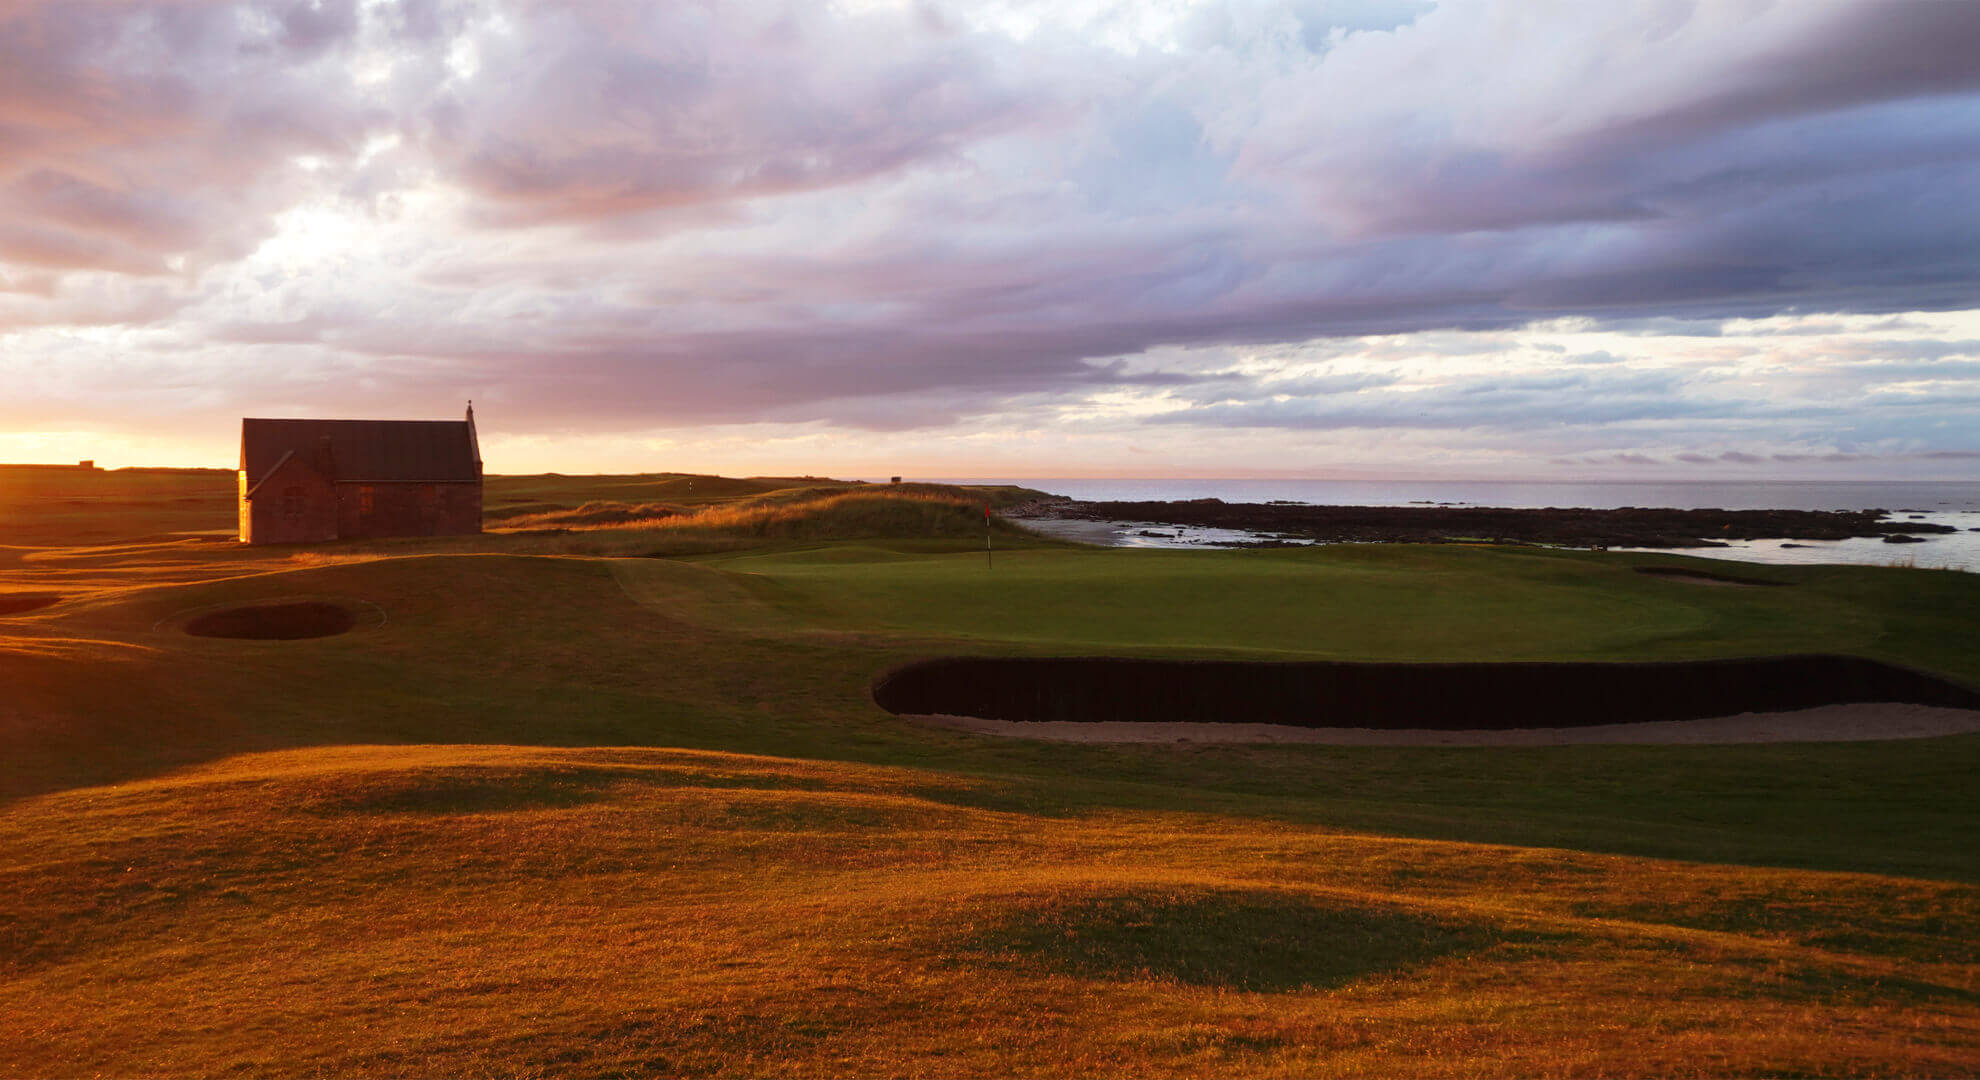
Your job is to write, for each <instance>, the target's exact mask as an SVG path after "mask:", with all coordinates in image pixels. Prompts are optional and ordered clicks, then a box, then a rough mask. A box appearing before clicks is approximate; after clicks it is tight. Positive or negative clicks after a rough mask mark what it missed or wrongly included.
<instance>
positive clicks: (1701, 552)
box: [938, 477, 1980, 572]
mask: <svg viewBox="0 0 1980 1080" xmlns="http://www.w3.org/2000/svg"><path fill="white" fill-rule="evenodd" d="M938 482H940V483H952V484H1015V485H1017V486H1020V487H1027V488H1033V489H1036V490H1039V491H1047V492H1051V493H1052V494H1054V495H1065V496H1068V497H1070V498H1074V499H1080V500H1082V501H1090V502H1143V501H1162V502H1172V501H1178V500H1183V499H1222V500H1224V501H1225V502H1248V503H1262V502H1272V501H1274V500H1280V501H1286V502H1296V503H1308V504H1312V505H1316V506H1495V507H1561V508H1569V507H1583V508H1588V509H1614V508H1617V507H1624V506H1638V507H1656V508H1662V507H1676V508H1679V509H1698V508H1715V509H1720V510H1869V509H1878V510H1884V511H1886V512H1887V513H1888V515H1889V516H1890V518H1891V519H1892V520H1897V521H1917V522H1924V523H1932V524H1939V525H1950V526H1952V527H1954V528H1956V529H1958V530H1959V531H1958V532H1955V533H1944V534H1931V533H1921V534H1919V535H1920V536H1923V537H1925V541H1924V542H1923V543H1918V544H1887V543H1885V542H1883V540H1881V539H1879V538H1877V537H1857V538H1853V539H1849V540H1750V541H1738V542H1734V543H1733V544H1732V545H1731V546H1729V547H1711V548H1681V549H1678V551H1679V552H1680V553H1681V554H1685V555H1695V556H1699V557H1702V558H1708V559H1727V560H1731V561H1736V562H1762V563H1803V564H1806V563H1855V564H1863V565H1870V566H1916V567H1922V568H1928V569H1948V570H1964V571H1967V572H1980V481H1876V480H1850V481H1774V482H1765V483H1741V482H1719V483H1683V484H1679V483H1516V482H1498V481H1459V480H1434V481H1433V480H1425V481H1404V480H1382V481H1376V480H1275V479H1253V480H1149V479H1089V478H1081V479H1071V478H1051V477H1031V478H1011V477H996V478H973V479H949V480H942V481H938ZM1041 524H1043V525H1045V526H1047V527H1048V528H1050V527H1052V526H1054V525H1064V526H1065V530H1066V534H1067V535H1069V536H1074V535H1075V533H1077V535H1076V538H1078V539H1083V540H1088V541H1090V542H1100V543H1107V544H1111V545H1113V546H1117V547H1161V548H1215V547H1227V546H1230V545H1232V544H1234V543H1243V542H1247V541H1252V540H1256V539H1258V537H1257V536H1256V535H1254V534H1251V533H1247V532H1242V531H1239V530H1233V529H1202V528H1194V527H1189V528H1180V527H1177V526H1169V525H1155V524H1152V523H1148V522H1121V523H1118V524H1117V525H1116V526H1115V527H1113V528H1110V529H1102V530H1095V529H1094V528H1093V527H1092V526H1091V525H1090V524H1087V523H1079V522H1067V523H1041ZM1082 526H1083V529H1082Z"/></svg>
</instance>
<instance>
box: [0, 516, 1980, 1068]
mask: <svg viewBox="0 0 1980 1080" xmlns="http://www.w3.org/2000/svg"><path fill="white" fill-rule="evenodd" d="M676 479H680V478H676ZM621 480H623V481H624V483H646V482H650V481H652V480H653V478H645V479H640V478H571V479H570V480H569V481H568V483H560V482H559V481H558V478H531V483H532V484H535V485H537V486H536V487H534V488H523V487H518V489H517V490H518V494H517V495H516V496H515V497H516V498H522V497H525V496H527V497H529V498H530V499H531V500H533V501H534V502H535V503H536V504H539V505H541V506H546V507H553V508H554V507H562V508H565V509H566V510H574V509H579V508H581V507H582V506H583V505H584V504H585V503H586V502H596V501H599V500H616V501H619V502H623V503H625V504H627V505H641V504H649V503H662V502H665V503H676V502H678V501H679V499H678V495H677V494H675V493H673V492H671V491H668V492H663V493H660V494H652V495H647V494H641V493H637V492H628V491H622V490H614V487H615V485H617V484H619V483H620V481H621ZM695 480H696V483H697V487H702V486H704V485H705V483H706V481H705V479H704V478H695ZM663 482H664V483H671V482H672V481H663ZM766 483H768V482H766ZM684 486H685V482H684V481H683V487H684ZM745 486H746V485H745ZM874 499H878V500H882V501H880V502H872V501H870V500H874ZM688 509H689V510H691V511H694V510H695V508H694V507H693V506H689V507H688ZM702 509H703V510H706V511H707V512H709V513H711V514H712V515H719V516H711V517H709V518H706V519H704V522H703V525H704V526H705V527H707V529H708V531H707V532H705V533H702V534H695V535H693V536H691V537H690V539H691V540H692V541H693V542H691V543H689V542H683V540H682V535H683V534H681V533H679V532H677V531H675V530H676V529H677V528H678V527H677V526H667V525H666V524H665V523H664V522H663V523H661V525H659V526H656V527H630V528H625V527H617V526H615V527H610V528H602V529H589V528H579V529H576V530H575V531H572V532H568V533H543V532H532V531H524V532H517V533H503V534H493V535H490V536H486V537H480V538H471V539H470V540H467V541H458V540H447V541H435V542H425V541H394V542H381V543H374V544H364V545H356V544H352V545H327V546H323V547H317V548H307V549H301V548H295V549H292V548H276V549H248V548H243V547H241V546H240V545H233V544H220V543H213V542H207V541H201V540H198V539H196V538H184V537H181V538H170V539H161V540H156V541H127V542H122V543H116V544H110V543H102V542H90V543H78V544H57V543H46V544H41V543H36V544H22V545H16V546H15V547H12V548H7V549H5V552H4V554H5V558H4V559H0V594H14V593H23V594H24V593H30V592H33V593H37V594H44V595H45V594H49V593H53V594H59V595H60V596H61V599H60V601H59V602H57V603H54V604H52V605H47V606H38V607H35V608H33V609H31V610H30V609H23V610H22V611H20V612H19V613H17V614H12V615H4V616H0V688H4V692H0V889H4V891H0V965H4V967H0V970H4V971H5V973H6V974H5V975H4V981H0V1009H4V1012H3V1013H0V1015H7V1016H9V1017H10V1018H12V1019H11V1020H10V1023H9V1025H6V1026H0V1061H5V1062H8V1063H9V1065H10V1070H0V1071H11V1072H16V1073H22V1074H29V1075H83V1074H103V1073H108V1074H118V1075H125V1074H148V1075H155V1074H168V1075H176V1074H202V1075H204V1074H211V1073H217V1072H223V1071H237V1072H247V1073H253V1074H261V1073H273V1074H296V1073H338V1074H383V1073H395V1074H403V1073H419V1074H433V1073H440V1074H502V1075H517V1074H521V1075H549V1074H555V1075H564V1074H583V1075H595V1074H601V1073H632V1072H655V1073H668V1074H676V1073H692V1074H706V1073H720V1074H724V1075H733V1074H758V1073H797V1072H809V1073H818V1072H827V1073H857V1074H869V1073H889V1074H891V1073H915V1074H937V1075H953V1074H965V1075H968V1074H1006V1073H1025V1074H1066V1073H1089V1072H1090V1073H1107V1074H1136V1075H1146V1074H1151V1073H1156V1074H1191V1075H1197V1074H1244V1075H1250V1074H1289V1075H1323V1074H1337V1075H1370V1074H1381V1075H1393V1074H1399V1073H1400V1074H1417V1075H1452V1074H1463V1075H1478V1074H1481V1073H1482V1074H1501V1075H1502V1074H1519V1075H1527V1074H1533V1075H1548V1074H1573V1075H1672V1074H1694V1075H1727V1074H1781V1073H1807V1074H1891V1073H1909V1074H1949V1073H1954V1074H1956V1073H1963V1072H1971V1071H1974V1067H1975V1066H1976V1065H1980V1001H1976V1000H1975V995H1976V993H1980V963H1976V957H1975V956H1974V955H1973V944H1972V943H1973V942H1974V941H1976V940H1980V888H1976V884H1975V883H1976V882H1980V854H1976V849H1975V847H1974V845H1973V844H1972V835H1973V828H1974V825H1975V823H1976V821H1980V785H1976V784H1974V783H1973V777H1974V776H1975V775H1976V774H1980V738H1974V737H1961V738H1951V739H1933V740H1920V741H1912V742H1887V743H1857V744H1832V745H1820V744H1813V745H1792V744H1783V745H1770V746H1750V747H1560V748H1541V749H1498V750H1490V749H1435V748H1365V747H1364V748H1328V747H1262V746H1261V747H1243V746H1203V745H1197V746H1183V745H1178V746H1145V745H1144V746H1065V745H1053V744H1041V743H1031V742H1023V741H1014V740H998V739H992V738H988V737H978V736H970V735H964V734H960V733H955V732H949V731H943V730H937V729H931V728H923V727H918V726H915V725H912V724H909V723H906V722H903V721H900V720H898V719H896V718H894V717H891V716H887V715H886V714H884V713H881V712H880V711H879V710H878V709H876V708H875V707H874V706H873V705H872V703H871V701H870V699H869V698H868V686H869V684H870V681H871V679H872V678H873V676H874V675H875V674H876V673H877V672H880V671H882V670H885V669H886V668H887V667H889V666H891V665H894V664H898V663H901V662H904V661H907V660H910V659H915V658H918V657H924V656H931V655H941V654H944V653H950V652H979V653H1017V654H1060V653H1073V652H1077V653H1087V654H1092V653H1133V654H1139V655H1177V656H1188V655H1217V656H1252V657H1261V658H1273V657H1278V658H1291V657H1330V656H1331V657H1352V658H1394V659H1453V660H1463V659H1542V660H1545V659H1644V658H1676V657H1703V656H1726V655H1744V654H1754V653H1770V652H1785V651H1835V652H1847V653H1855V654H1860V655H1866V656H1873V657H1877V658H1880V659H1885V660H1892V661H1896V662H1899V663H1904V664H1909V665H1911V666H1915V667H1920V668H1924V669H1927V670H1931V671H1934V672H1937V673H1939V674H1942V675H1946V676H1950V677H1953V678H1957V679H1961V680H1964V681H1966V682H1968V683H1977V684H1980V650H1975V649H1974V648H1973V643H1974V641H1975V640H1976V636H1980V578H1976V577H1974V576H1972V575H1959V574H1946V573H1935V572H1920V571H1898V570H1879V569H1866V568H1770V569H1756V570H1754V571H1752V573H1753V574H1755V575H1765V576H1770V577H1774V578H1778V579H1779V580H1782V581H1785V582H1789V583H1790V584H1789V586H1788V587H1783V588H1747V589H1740V588H1711V587H1702V586H1698V585H1694V584H1690V583H1686V582H1683V581H1678V580H1671V579H1659V578H1652V577H1648V576H1645V575H1642V574H1638V573H1635V572H1634V571H1633V570H1632V567H1633V566H1635V565H1640V564H1644V563H1656V562H1661V563H1684V562H1685V561H1686V560H1682V559H1679V558H1676V557H1670V556H1658V557H1650V556H1636V555H1621V554H1599V553H1597V554H1589V553H1580V554H1577V553H1561V552H1541V551H1536V550H1532V549H1489V548H1460V547H1439V548H1409V547H1379V548H1355V547H1338V548H1325V549H1312V550H1299V551H1262V552H1229V553H1211V552H1174V553H1166V552H1136V551H1093V550H1085V549H1074V548H1068V547H1064V546H1060V545H1055V544H1050V543H1047V542H1044V541H1040V540H1037V539H1035V538H1026V537H1024V536H1022V535H1021V534H1018V533H1016V532H1012V531H1004V530H1002V529H1000V530H999V531H998V532H996V534H995V544H996V551H995V552H994V557H993V558H991V559H986V557H985V553H984V551H983V548H982V542H983V534H982V531H981V530H982V514H981V510H980V504H978V503H976V502H975V501H974V497H973V496H969V495H966V494H964V493H957V492H937V491H913V490H910V491H905V492H903V491H898V490H895V491H891V492H889V491H877V490H868V491H857V490H850V491H849V490H826V489H818V488H806V487H802V486H799V487H795V488H794V487H793V486H792V485H781V486H772V487H771V488H770V489H769V490H767V491H763V492H757V493H755V494H750V493H746V492H745V493H743V494H739V495H736V496H735V497H734V498H729V497H726V496H725V497H723V499H722V500H716V499H714V498H713V497H711V498H710V501H709V502H708V503H707V504H706V505H705V506H704V507H703V508H702ZM695 512H701V511H695ZM923 514H927V515H931V516H929V517H926V518H923V517H921V516H919V515H923ZM670 520H671V519H670ZM623 524H624V523H618V525H623ZM849 524H850V525H857V526H858V527H859V528H862V529H866V530H867V532H864V533H856V532H845V531H834V530H843V529H844V528H846V527H847V526H848V525H849ZM759 525H760V526H761V527H762V528H761V531H756V530H757V529H758V527H759ZM92 529H93V530H94V531H93V532H92V535H96V536H103V535H117V534H118V528H117V526H116V525H115V524H114V523H112V524H104V523H99V524H98V525H96V526H93V527H92ZM951 530H953V531H951ZM875 533H878V534H881V535H873V534H875ZM837 536H856V537H859V538H857V539H833V538H832V537H837ZM559 545H568V546H567V547H566V546H559ZM683 550H685V551H697V552H701V554H698V555H695V556H693V557H692V558H645V557H601V556H603V555H609V554H610V553H613V552H622V553H627V554H628V555H629V556H637V555H644V554H646V553H649V552H668V551H683ZM1694 565H1696V564H1694ZM298 600H308V601H320V602H329V603H335V604H339V605H343V606H346V607H348V608H349V609H350V610H352V611H353V612H354V613H356V614H357V616H358V618H357V625H356V627H355V629H354V630H352V632H350V633H347V634H343V635H340V636H335V637H325V638H318V639H310V640H298V641H246V640H232V639H215V638H196V637H190V636H188V635H186V634H185V633H184V632H183V627H184V626H185V624H186V623H187V622H188V621H189V620H191V619H193V618H196V617H198V616H199V615H200V614H202V613H206V612H211V611H215V610H220V609H224V608H228V607H232V606H237V605H242V604H257V603H267V602H275V601H298Z"/></svg>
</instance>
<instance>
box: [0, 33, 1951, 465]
mask: <svg viewBox="0 0 1980 1080" xmlns="http://www.w3.org/2000/svg"><path fill="white" fill-rule="evenodd" d="M1976 42H1980V7H1976V6H1974V5H1968V4H1852V3H1780V4H1741V5H1731V4H1705V5H1691V4H1680V3H1668V4H1666V3H1642V4H1618V5H1565V6H1561V7H1558V8H1550V9H1548V10H1547V11H1546V12H1545V13H1544V14H1543V13H1539V12H1535V11H1532V10H1530V9H1529V8H1528V7H1527V6H1526V5H1511V4H1504V5H1483V4H1478V3H1468V2H1448V3H1429V2H1393V3H1392V2H1384V0H1364V2H1356V3H1320V2H1287V3H1282V4H1254V3H1231V2H1219V0H1200V2H1182V0H1178V2H1175V3H1166V4H1159V5H1152V4H1142V3H1132V4H1130V3H1107V2H1102V0H1087V2H1081V3H1054V4H1040V3H1029V2H1020V0H1002V2H996V3H976V4H951V5H943V4H930V3H912V4H910V3H892V2H878V0H876V2H861V3H851V2H846V3H839V4H831V5H826V4H816V3H777V2H769V0H764V2H746V3H734V4H722V5H712V6H710V5H699V4H680V5H675V4H663V5H649V4H635V3H612V2H603V0H601V2H595V3H579V4H538V3H524V2H514V3H502V2H486V3H468V2H463V3H429V2H425V0H418V2H415V0H402V2H401V0H367V2H362V3H360V2H352V0H342V2H339V0H310V2H305V0H267V2H253V3H204V2H183V0H155V2H138V3H119V4H94V3H85V4H78V3H69V2H59V3H58V2H53V0H23V2H18V3H13V4H8V5H5V6H3V7H0V70H4V71H5V72H7V74H6V75H5V76H0V118H4V120H0V125H4V126H0V132H4V135H5V145H7V147H8V152H7V153H6V154H5V155H4V156H0V379H4V380H5V385H6V386H7V387H8V392H7V393H6V394H5V395H0V460H10V461H73V460H78V459H82V458H93V459H96V460H98V461H99V462H100V463H102V464H105V465H112V466H114V465H126V464H140V465H159V464H173V465H212V466H226V465H228V464H230V462H231V459H232V457H233V453H234V445H235V441H236V438H237V424H238V420H239V418H240V417H242V416H249V415H255V416H325V417H327V416H378V417H442V418H444V417H450V416H454V415H457V414H458V413H459V411H460V409H461V406H462V404H463V403H464V402H465V401H466V400H467V399H469V398H472V399H473V400H474V401H475V402H476V406H477V409H478V410H479V412H480V416H481V417H482V427H483V432H484V434H483V448H484V452H485V455H486V459H487V465H488V468H489V469H490V470H491V471H494V472H540V471H551V470H556V471H564V472H632V471H652V470H678V471H698V472H724V473H787V472H816V473H833V474H840V475H853V476H885V475H890V474H900V473H907V474H911V475H921V476H948V477H960V476H985V475H1001V476H1073V475H1151V476H1162V475H1167V476H1174V475H1184V474H1200V475H1222V476H1259V475H1302V476H1318V477H1326V476H1359V475H1377V474H1380V475H1426V476H1445V477H1454V478H1463V477H1467V476H1491V477H1506V476H1518V477H1527V478H1533V479H1554V478H1563V477H1602V478H1612V479H1623V478H1636V477H1644V478H1650V477H1655V478H1666V477H1688V478H1694V479H1714V478H1725V479H1764V478H1783V479H1792V478H1813V477H1836V478H1916V479H1926V478H1946V479H1967V478H1974V477H1976V476H1980V393H1977V392H1976V388H1980V307H1977V306H1976V305H1977V304H1980V300H1976V296H1980V292H1976V288H1975V285H1976V281H1980V256H1976V252H1980V209H1976V208H1980V180H1976V179H1975V178H1976V177H1980V167H1976V165H1977V164H1980V162H1976V159H1977V158H1980V65H1975V64H1973V63H1972V59H1971V58H1972V55H1973V52H1972V50H1973V47H1974V46H1975V44H1976Z"/></svg>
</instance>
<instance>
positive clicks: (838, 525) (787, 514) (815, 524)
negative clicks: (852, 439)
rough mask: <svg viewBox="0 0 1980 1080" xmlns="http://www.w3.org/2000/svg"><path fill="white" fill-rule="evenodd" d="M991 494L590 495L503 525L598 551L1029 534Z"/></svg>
mask: <svg viewBox="0 0 1980 1080" xmlns="http://www.w3.org/2000/svg"><path fill="white" fill-rule="evenodd" d="M993 501H996V500H995V499H993V498H990V497H985V496H980V495H973V494H964V493H963V492H962V490H961V489H956V488H923V487H920V486H917V485H905V484H904V485H899V486H890V487H884V488H855V489H851V490H830V489H822V488H807V489H795V490H787V491H778V492H773V493H770V494H767V495H763V496H759V497H756V498H750V499H743V500H737V501H733V502H724V503H715V504H711V505H708V506H705V507H702V508H699V509H693V508H680V507H672V506H664V505H659V504H637V505H635V504H623V503H588V504H586V505H585V506H583V507H579V508H578V509H576V510H570V511H549V512H543V513H536V514H529V515H521V516H518V517H515V518H511V519H509V520H508V521H507V522H505V523H504V526H503V527H504V528H505V529H508V528H513V529H516V530H529V529H539V528H554V529H557V530H559V531H560V532H562V533H564V534H565V535H564V536H561V537H559V538H557V540H556V541H555V542H554V545H553V546H552V547H551V548H550V549H549V550H555V551H557V552H560V553H572V554H577V553H582V554H596V555H623V554H652V553H669V554H672V553H693V552H697V551H716V550H732V549H735V548H739V547H743V546H747V545H750V544H754V543H759V542H762V541H766V540H770V541H821V540H876V539H908V540H938V541H939V540H957V539H962V538H973V537H981V536H983V535H984V533H985V531H986V529H988V530H994V531H996V532H999V533H1001V534H1003V535H1005V536H1007V537H1022V538H1023V539H1025V540H1027V541H1029V540H1030V539H1031V538H1030V537H1029V535H1028V534H1025V533H1022V532H1021V531H1019V530H1016V529H1014V528H1013V527H1012V526H1009V525H1006V524H1004V523H1002V522H1000V521H997V520H994V519H991V520H986V519H985V515H984V510H985V507H986V506H988V505H990V504H991V503H992V502H993ZM531 550H543V549H542V548H540V547H539V548H534V549H531Z"/></svg>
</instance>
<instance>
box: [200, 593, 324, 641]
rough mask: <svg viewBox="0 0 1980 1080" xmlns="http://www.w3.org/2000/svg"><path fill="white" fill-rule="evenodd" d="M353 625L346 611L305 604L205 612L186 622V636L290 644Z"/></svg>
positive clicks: (307, 602) (318, 603)
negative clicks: (285, 642)
mask: <svg viewBox="0 0 1980 1080" xmlns="http://www.w3.org/2000/svg"><path fill="white" fill-rule="evenodd" d="M356 625H357V619H356V617H355V616H353V615H352V614H351V613H350V611H348V610H347V609H345V608H341V607H338V606H337V605H336V604H326V603H322V602H321V601H315V600H306V601H295V602H291V603H285V604H258V605H253V606H249V607H237V608H228V609H227V610H225V611H213V612H208V613H207V614H204V615H201V616H199V617H198V618H195V619H193V620H191V621H189V622H187V623H186V633H188V634H192V635H193V636H195V637H219V638H246V639H249V640H254V641H293V640H296V639H300V638H318V637H330V636H331V635H333V634H342V633H347V632H349V631H350V629H351V628H352V627H354V626H356Z"/></svg>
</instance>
